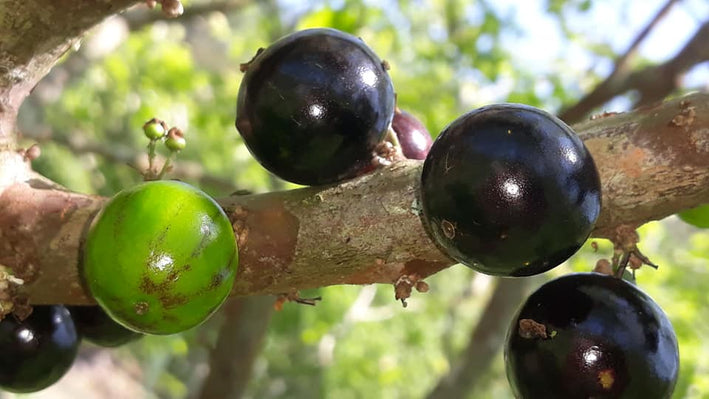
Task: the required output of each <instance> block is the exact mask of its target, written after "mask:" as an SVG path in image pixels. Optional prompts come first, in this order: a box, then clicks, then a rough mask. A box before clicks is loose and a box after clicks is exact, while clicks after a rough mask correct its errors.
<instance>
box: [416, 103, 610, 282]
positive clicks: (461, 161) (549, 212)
mask: <svg viewBox="0 0 709 399" xmlns="http://www.w3.org/2000/svg"><path fill="white" fill-rule="evenodd" d="M421 203H422V210H423V212H422V217H423V222H424V225H425V226H426V227H427V231H428V233H429V234H430V235H431V237H432V238H433V240H434V242H435V243H436V244H437V245H438V246H439V247H440V248H441V249H442V250H443V251H444V252H446V253H447V254H448V255H449V256H451V257H452V258H453V259H455V260H457V261H458V262H460V263H462V264H464V265H466V266H469V267H471V268H473V269H474V270H476V271H479V272H482V273H486V274H491V275H498V276H529V275H534V274H538V273H542V272H545V271H547V270H549V269H551V268H553V267H555V266H557V265H559V264H560V263H562V262H563V261H565V260H566V259H567V258H569V257H570V256H571V255H573V254H574V253H575V252H576V251H577V250H578V249H579V248H580V247H581V245H582V244H583V243H584V241H585V240H586V239H587V238H588V236H589V234H590V233H591V230H592V229H593V226H594V224H595V222H596V219H597V218H598V215H599V213H600V210H601V183H600V179H599V176H598V171H597V170H596V166H595V164H594V162H593V158H591V155H590V153H589V152H588V150H587V149H586V147H585V146H584V144H583V142H582V141H581V140H580V139H579V138H578V136H576V134H575V133H574V132H573V131H572V130H571V128H569V127H568V126H567V125H566V124H564V122H562V121H561V120H560V119H558V118H556V117H554V116H552V115H550V114H549V113H547V112H545V111H542V110H539V109H536V108H533V107H530V106H526V105H518V104H499V105H490V106H487V107H483V108H479V109H477V110H474V111H471V112H469V113H467V114H465V115H463V116H461V117H460V118H458V119H456V120H455V121H454V122H453V123H451V124H450V125H449V126H448V127H447V128H446V129H445V130H444V131H443V132H442V133H441V134H440V135H439V136H438V138H437V139H436V140H435V141H434V143H433V146H432V147H431V150H430V151H429V153H428V156H427V157H426V160H425V161H424V166H423V171H422V174H421Z"/></svg>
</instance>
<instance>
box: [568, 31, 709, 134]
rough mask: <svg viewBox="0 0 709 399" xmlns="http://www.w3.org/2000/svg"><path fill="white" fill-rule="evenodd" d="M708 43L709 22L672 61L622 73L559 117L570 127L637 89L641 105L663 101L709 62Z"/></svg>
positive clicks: (614, 75)
mask: <svg viewBox="0 0 709 399" xmlns="http://www.w3.org/2000/svg"><path fill="white" fill-rule="evenodd" d="M707 42H709V22H705V23H704V24H703V25H702V26H701V27H700V28H699V30H697V32H696V33H695V34H694V36H693V37H692V38H691V39H690V40H689V41H688V42H687V43H686V44H685V46H684V47H683V48H682V49H681V50H680V51H679V52H678V53H677V54H676V55H675V56H674V57H672V58H671V59H669V60H667V61H666V62H664V63H662V64H659V65H653V66H650V67H647V68H645V69H641V70H639V71H635V72H632V73H629V72H625V73H621V71H620V70H619V72H617V73H615V74H611V75H610V76H609V77H608V78H606V80H604V81H603V82H601V83H600V84H599V85H598V86H596V88H595V89H593V91H591V92H590V93H588V94H587V95H586V96H585V97H583V98H582V99H581V100H579V101H578V102H577V103H576V104H575V105H573V106H571V107H569V108H567V109H566V110H564V111H562V112H561V113H560V114H559V117H560V118H561V119H563V120H564V121H566V123H569V124H572V123H577V122H580V121H582V120H583V118H584V117H585V116H586V115H587V114H588V113H589V112H591V111H592V110H593V109H594V108H596V107H599V106H601V105H603V104H605V103H606V102H608V101H609V100H611V99H612V98H613V97H615V96H617V95H619V94H623V93H625V92H627V91H630V90H637V91H638V92H639V94H640V100H639V101H638V104H637V105H649V104H653V103H654V102H657V101H660V100H662V99H663V98H665V97H666V96H667V95H668V94H670V93H671V92H672V91H674V90H675V89H676V88H677V87H678V79H679V77H680V76H681V75H682V74H683V73H685V72H686V71H687V70H689V69H690V68H691V67H693V66H694V65H697V64H699V63H701V62H704V61H708V60H709V46H707V45H706V44H707Z"/></svg>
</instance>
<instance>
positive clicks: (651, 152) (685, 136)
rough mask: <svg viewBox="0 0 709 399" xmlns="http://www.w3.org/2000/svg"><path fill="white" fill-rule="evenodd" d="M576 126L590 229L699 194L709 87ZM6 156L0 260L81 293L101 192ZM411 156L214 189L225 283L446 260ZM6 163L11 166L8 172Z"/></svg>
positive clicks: (406, 268)
mask: <svg viewBox="0 0 709 399" xmlns="http://www.w3.org/2000/svg"><path fill="white" fill-rule="evenodd" d="M575 128H576V129H577V131H578V132H579V134H580V135H581V137H582V138H583V139H584V140H585V143H586V145H587V146H588V148H589V150H590V151H591V153H592V154H593V156H594V159H595V161H596V163H597V166H598V168H599V171H600V173H601V180H602V183H603V190H604V195H603V210H602V213H601V217H600V219H599V221H598V224H597V227H596V230H595V231H594V233H593V235H594V236H596V237H608V236H611V235H612V234H613V231H614V229H615V228H616V227H617V226H619V225H639V224H641V223H643V222H646V221H649V220H655V219H661V218H663V217H666V216H668V215H671V214H673V213H676V212H677V211H680V210H682V209H685V208H689V207H693V206H696V205H698V204H701V203H705V202H709V94H693V95H690V96H687V97H684V98H683V99H676V100H672V101H669V102H666V103H664V104H660V105H657V106H654V107H648V108H645V109H642V110H638V111H635V112H631V113H627V114H617V115H608V116H604V117H600V118H596V119H593V120H590V121H587V122H584V123H582V124H579V125H576V126H575ZM4 156H5V158H0V160H2V162H3V164H2V165H3V168H2V170H4V171H5V172H4V173H0V210H2V211H0V264H5V265H7V266H10V267H12V268H13V269H14V270H15V272H16V273H17V274H18V276H21V277H23V278H27V279H28V280H29V282H31V284H28V286H27V290H28V292H29V294H30V299H31V301H32V302H33V303H89V302H91V298H90V297H89V295H88V294H87V293H86V291H85V290H84V289H83V288H82V286H81V284H80V280H79V265H80V262H79V259H80V248H81V241H82V240H81V237H82V234H84V232H85V229H86V227H87V226H88V224H89V223H90V221H91V218H92V216H93V215H94V214H95V212H96V211H97V210H98V209H99V208H100V206H101V205H102V204H103V202H104V201H105V199H104V198H99V197H92V196H86V195H82V194H77V193H70V192H66V191H62V190H59V189H57V188H55V187H50V186H48V185H47V183H46V182H45V181H43V180H41V179H39V178H31V176H33V175H32V174H31V172H30V171H29V169H27V164H26V163H23V162H22V160H21V159H19V160H18V157H19V155H13V154H12V153H5V154H4ZM8 159H10V160H12V159H14V161H11V162H8V161H7V160H8ZM8 165H11V166H10V167H9V169H8ZM13 165H14V166H13ZM421 166H422V163H421V162H418V161H404V162H401V163H397V164H395V165H393V166H391V167H388V168H384V169H381V170H379V171H376V172H375V173H373V174H371V175H367V176H363V177H361V178H358V179H355V180H352V181H349V182H346V183H344V184H341V185H338V186H334V187H325V188H323V187H319V188H305V189H299V190H292V191H284V192H274V193H268V194H261V195H251V196H231V197H227V198H222V199H221V200H220V203H221V204H222V205H223V206H224V208H225V210H226V211H227V213H228V215H229V216H230V218H231V219H232V222H233V224H234V228H235V230H236V233H237V235H238V241H239V248H240V254H241V265H240V271H239V274H238V277H237V283H236V284H235V286H234V290H233V294H234V295H256V294H273V293H283V292H291V291H294V290H299V289H304V288H311V287H319V286H327V285H333V284H370V283H390V284H391V283H395V282H396V281H397V280H399V279H400V278H401V277H402V276H411V277H412V278H413V279H414V280H417V279H418V278H424V277H426V276H429V275H431V274H433V273H435V272H437V271H439V270H442V269H444V268H446V267H448V266H449V265H451V264H452V263H453V261H452V260H450V259H448V258H447V257H446V256H445V255H444V254H442V253H441V252H440V251H439V250H438V249H437V248H436V247H435V245H434V244H433V243H432V242H431V241H430V240H429V238H428V236H427V234H426V232H425V231H424V229H423V227H422V223H421V220H420V218H419V215H418V213H417V206H416V193H417V185H418V179H419V175H420V171H421ZM12 169H16V170H17V171H16V172H14V173H7V171H8V170H12Z"/></svg>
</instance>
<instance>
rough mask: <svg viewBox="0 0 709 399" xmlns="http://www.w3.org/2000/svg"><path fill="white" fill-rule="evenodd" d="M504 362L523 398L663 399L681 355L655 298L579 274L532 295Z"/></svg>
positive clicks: (603, 277) (609, 278) (514, 329)
mask: <svg viewBox="0 0 709 399" xmlns="http://www.w3.org/2000/svg"><path fill="white" fill-rule="evenodd" d="M505 365H506V368H507V379H508V380H509V382H510V385H511V387H512V391H513V392H514V394H515V397H516V398H518V399H527V398H532V399H538V398H545V399H554V398H564V399H575V398H579V399H587V398H597V399H604V398H607V399H610V398H627V399H631V398H632V399H635V398H654V399H655V398H656V399H664V398H670V397H671V396H672V391H673V390H674V386H675V383H676V381H677V376H678V371H679V353H678V349H677V338H676V337H675V333H674V330H673V329H672V325H671V324H670V321H669V320H668V319H667V316H666V315H665V314H664V313H663V312H662V309H660V307H659V306H658V305H657V304H656V303H655V302H654V301H653V300H652V299H651V298H650V297H649V296H647V295H646V294H645V293H643V292H642V291H640V290H639V289H638V288H636V287H635V286H634V285H632V284H630V283H627V282H625V281H623V280H621V279H618V278H615V277H612V276H608V275H603V274H597V273H577V274H570V275H566V276H564V277H561V278H558V279H556V280H553V281H551V282H548V283H546V284H545V285H543V286H542V287H541V288H539V289H538V290H537V291H536V292H534V293H533V294H532V295H531V296H530V297H529V298H528V299H527V301H526V302H525V303H524V305H523V306H522V308H521V309H520V310H519V312H518V314H517V316H516V317H515V318H514V320H513V322H512V325H511V326H510V329H509V331H508V333H507V339H506V342H505Z"/></svg>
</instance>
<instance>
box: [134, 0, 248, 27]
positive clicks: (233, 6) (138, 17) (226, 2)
mask: <svg viewBox="0 0 709 399" xmlns="http://www.w3.org/2000/svg"><path fill="white" fill-rule="evenodd" d="M251 3H252V1H251V0H222V1H210V2H206V3H200V4H195V5H193V6H189V7H186V8H185V11H184V12H183V13H182V15H180V18H179V20H178V22H179V23H184V22H185V21H186V20H189V19H192V18H196V17H199V16H203V15H206V14H208V13H210V12H222V13H229V12H232V11H235V10H238V9H241V8H243V7H245V6H247V5H249V4H251ZM125 19H126V22H128V28H129V29H130V30H131V31H136V30H140V29H143V28H144V27H146V26H148V25H150V24H153V23H155V22H157V21H161V20H166V19H168V18H167V17H165V16H164V15H162V14H160V13H157V12H153V11H146V10H141V11H138V10H136V11H135V12H130V13H126V15H125Z"/></svg>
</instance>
